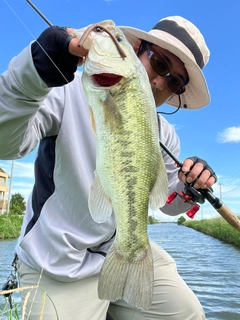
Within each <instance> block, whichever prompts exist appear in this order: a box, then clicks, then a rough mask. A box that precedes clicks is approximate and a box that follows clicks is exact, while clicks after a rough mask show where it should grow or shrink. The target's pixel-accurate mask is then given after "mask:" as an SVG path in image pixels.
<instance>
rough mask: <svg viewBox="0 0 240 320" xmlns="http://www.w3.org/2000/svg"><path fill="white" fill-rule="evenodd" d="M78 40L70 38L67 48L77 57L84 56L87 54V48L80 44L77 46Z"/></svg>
mask: <svg viewBox="0 0 240 320" xmlns="http://www.w3.org/2000/svg"><path fill="white" fill-rule="evenodd" d="M78 43H79V40H78V39H77V38H72V40H71V41H70V42H69V46H68V50H69V52H70V53H71V54H73V55H75V56H78V57H85V56H86V55H87V54H88V50H86V49H85V48H83V47H82V46H81V47H79V46H78Z"/></svg>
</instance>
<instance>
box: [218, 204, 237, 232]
mask: <svg viewBox="0 0 240 320" xmlns="http://www.w3.org/2000/svg"><path fill="white" fill-rule="evenodd" d="M216 210H217V212H218V213H219V214H220V215H221V216H222V217H223V219H225V220H226V221H227V222H228V223H229V224H230V225H231V226H232V227H233V228H234V229H236V230H237V231H239V232H240V220H239V219H238V217H237V216H236V215H235V214H234V213H233V212H232V211H231V210H230V209H229V208H228V207H227V206H226V205H225V204H223V205H222V206H221V208H219V209H216Z"/></svg>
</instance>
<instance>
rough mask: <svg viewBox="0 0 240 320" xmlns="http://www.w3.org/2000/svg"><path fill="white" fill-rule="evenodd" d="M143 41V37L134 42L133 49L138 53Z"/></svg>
mask: <svg viewBox="0 0 240 320" xmlns="http://www.w3.org/2000/svg"><path fill="white" fill-rule="evenodd" d="M141 43H142V40H141V39H137V40H136V42H135V43H134V45H133V50H134V51H135V52H136V53H137V52H138V49H139V48H140V45H141Z"/></svg>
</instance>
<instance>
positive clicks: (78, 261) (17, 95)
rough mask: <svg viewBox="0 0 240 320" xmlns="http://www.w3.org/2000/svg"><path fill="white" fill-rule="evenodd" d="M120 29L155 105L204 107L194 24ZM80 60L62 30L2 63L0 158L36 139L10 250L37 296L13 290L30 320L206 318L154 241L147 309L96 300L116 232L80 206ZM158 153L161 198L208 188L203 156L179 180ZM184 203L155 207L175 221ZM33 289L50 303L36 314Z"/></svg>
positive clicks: (83, 165)
mask: <svg viewBox="0 0 240 320" xmlns="http://www.w3.org/2000/svg"><path fill="white" fill-rule="evenodd" d="M122 29H123V30H124V32H125V34H126V36H127V37H128V39H129V41H130V42H131V43H132V45H133V47H134V49H135V50H136V52H137V54H138V55H139V58H140V59H141V61H142V63H143V65H144V66H145V68H146V70H147V73H148V76H149V81H150V83H151V87H152V91H153V94H154V98H155V101H156V106H160V105H161V104H163V103H164V102H166V103H169V104H171V105H174V106H179V107H182V106H183V107H184V106H185V107H187V108H195V109H197V108H200V107H203V106H204V105H207V104H208V103H209V94H208V90H207V86H206V83H205V80H204V76H203V74H202V71H201V68H202V67H203V66H204V65H205V64H206V63H207V61H208V56H209V51H208V49H207V46H206V44H205V42H204V39H203V37H202V35H201V33H200V32H199V30H198V29H197V28H196V27H195V26H194V25H193V24H191V23H190V22H189V21H187V20H185V19H183V18H181V17H177V16H175V17H168V18H165V19H163V20H161V21H160V22H159V23H158V24H157V25H156V26H155V29H153V30H151V31H150V32H149V33H146V32H143V31H140V30H137V29H134V28H129V27H122ZM69 31H70V30H69ZM142 39H143V40H144V41H141V40H142ZM186 40H187V41H186ZM189 40H190V41H189ZM86 54H87V52H86V50H84V49H83V48H79V47H78V40H77V39H74V38H72V37H71V36H69V35H68V33H67V32H66V31H65V29H63V28H58V27H51V28H48V29H47V30H45V31H44V32H43V33H42V34H41V35H40V37H39V38H38V40H37V41H35V42H33V43H32V44H31V45H29V46H28V47H27V48H25V49H24V50H23V51H22V52H21V53H20V54H19V55H18V56H17V57H15V58H14V59H13V60H12V61H11V62H10V65H9V70H8V71H6V72H5V73H4V74H3V75H2V76H1V79H0V88H1V89H0V91H1V96H0V158H1V159H15V158H20V157H24V156H25V155H26V154H28V153H30V152H31V151H32V150H34V148H36V146H37V144H38V143H39V149H38V155H37V158H36V161H35V184H34V187H33V191H32V193H31V195H30V198H29V201H28V205H27V211H26V215H25V218H24V222H23V226H22V230H21V235H20V237H19V241H18V244H17V247H16V252H17V254H18V259H19V261H18V275H19V279H20V285H21V287H25V286H29V285H35V284H37V283H39V286H40V288H41V290H40V289H39V290H38V291H37V293H35V291H34V290H32V292H31V295H30V297H28V294H27V291H23V292H22V298H23V302H22V303H23V304H24V303H25V306H26V310H27V312H30V317H29V319H31V320H36V319H39V315H40V313H43V318H44V319H47V320H52V319H54V318H55V317H56V314H55V313H56V310H57V313H58V315H59V319H64V320H67V319H71V320H72V319H75V320H77V319H81V320H89V319H91V320H103V319H105V318H106V312H107V310H108V309H109V313H110V314H111V315H112V316H113V317H114V319H115V320H120V319H121V320H125V319H138V320H141V319H168V320H170V319H171V320H179V319H181V320H183V319H194V320H200V319H205V316H204V312H203V310H202V307H201V305H200V303H199V301H198V300H197V298H196V297H195V295H194V294H193V292H192V291H191V290H190V289H189V288H188V287H187V285H186V284H185V282H184V281H183V280H182V279H181V277H180V276H179V275H178V273H177V270H176V265H175V262H174V260H173V259H172V258H171V257H170V256H169V255H168V254H167V252H165V251H164V250H163V249H161V248H160V247H158V246H157V245H156V244H154V243H151V248H152V253H153V258H154V276H155V283H154V296H153V304H152V307H151V308H150V309H149V310H137V309H134V308H133V307H131V306H130V305H127V304H126V303H125V302H124V301H116V302H115V303H111V304H110V305H109V301H102V300H99V299H98V295H97V283H98V275H99V272H100V270H101V267H102V264H103V261H104V258H105V255H106V253H107V251H108V249H109V247H110V245H111V243H112V241H113V238H114V235H115V222H114V217H113V216H112V217H111V218H110V219H109V220H107V221H106V222H104V223H102V224H97V223H95V222H94V221H93V220H92V218H91V216H90V214H89V210H88V194H89V189H90V187H91V184H92V182H93V178H94V176H93V172H94V169H95V157H96V155H95V138H94V136H93V134H92V130H91V127H90V122H89V112H88V105H87V102H86V98H85V95H84V92H83V89H82V85H81V73H80V72H76V73H75V71H76V69H77V64H79V63H82V62H83V60H84V56H85V55H86ZM53 62H54V63H53ZM74 73H75V75H74ZM179 103H181V105H179ZM159 123H160V133H159V134H160V139H161V141H162V142H163V143H164V144H165V145H166V146H167V147H168V148H169V149H170V150H171V152H172V153H174V155H175V156H176V157H178V155H179V151H180V149H179V140H178V137H177V135H176V133H175V131H174V128H173V127H172V126H171V125H170V124H169V123H168V122H167V121H166V120H165V119H164V118H162V117H161V116H160V117H159ZM163 157H164V161H165V164H166V169H167V173H168V180H169V192H170V193H171V192H172V191H182V190H183V189H184V183H185V182H188V183H192V182H193V184H194V187H196V188H197V187H198V188H208V187H211V186H212V184H213V183H214V182H215V181H216V176H215V174H214V172H213V171H212V169H211V168H210V167H209V166H208V165H207V163H206V162H204V161H202V160H199V159H197V158H193V160H192V159H186V160H185V161H184V164H183V167H182V172H180V173H179V174H178V170H179V169H178V168H176V167H175V165H174V162H173V161H172V160H171V159H170V158H169V156H167V155H166V154H163ZM184 173H188V175H187V176H186V175H185V174H184ZM189 207H190V205H189V204H186V203H183V202H182V201H179V199H175V201H174V203H173V204H172V205H165V206H164V207H163V208H161V210H162V211H163V212H165V213H166V214H169V215H177V214H179V213H181V212H185V211H186V210H187V209H188V208H189ZM116 276H117V275H116ZM42 290H43V291H46V292H47V294H48V296H49V297H50V298H51V300H50V299H48V298H47V297H46V299H45V302H44V309H43V306H42V304H43V303H42V299H43V298H42V297H43V292H42ZM24 298H25V302H24ZM31 302H33V305H32V306H31ZM25 306H24V308H25Z"/></svg>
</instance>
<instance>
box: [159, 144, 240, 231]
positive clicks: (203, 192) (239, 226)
mask: <svg viewBox="0 0 240 320" xmlns="http://www.w3.org/2000/svg"><path fill="white" fill-rule="evenodd" d="M159 144H160V147H161V148H162V149H163V150H164V151H165V152H166V153H167V154H168V155H169V156H170V157H171V158H172V159H173V161H174V162H175V163H176V164H177V166H178V167H179V168H182V165H183V163H182V162H181V161H179V160H178V159H177V158H176V157H175V156H174V155H173V154H172V153H171V151H170V150H169V149H168V148H167V147H166V146H165V145H164V144H163V143H162V142H161V141H160V142H159ZM186 187H187V192H186V193H187V197H186V198H184V199H183V200H185V202H190V201H188V200H191V199H190V197H189V193H190V194H193V196H196V197H197V198H198V199H199V202H200V203H204V199H206V200H207V201H208V202H209V203H210V204H211V205H212V207H213V208H214V209H215V210H216V211H217V212H218V213H219V214H220V215H221V216H222V217H223V218H224V219H225V220H226V221H227V222H228V223H229V224H230V225H231V226H232V227H233V228H234V229H236V230H237V231H239V232H240V220H239V219H238V217H237V216H236V215H235V214H234V213H233V212H232V211H231V210H230V209H229V208H228V207H227V206H226V205H225V204H224V203H223V202H222V201H221V200H220V199H218V198H217V197H216V196H215V195H214V194H213V193H212V191H211V190H210V189H209V188H208V189H195V188H193V187H192V186H190V185H186ZM177 195H179V196H180V197H184V196H185V195H181V194H177V193H175V194H173V195H172V196H171V195H170V199H169V204H171V202H172V201H173V200H174V198H175V197H176V196H177ZM195 210H196V211H197V210H198V209H197V208H195ZM194 213H195V212H193V214H194Z"/></svg>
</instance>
